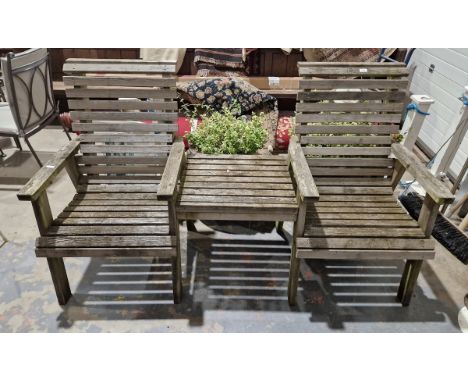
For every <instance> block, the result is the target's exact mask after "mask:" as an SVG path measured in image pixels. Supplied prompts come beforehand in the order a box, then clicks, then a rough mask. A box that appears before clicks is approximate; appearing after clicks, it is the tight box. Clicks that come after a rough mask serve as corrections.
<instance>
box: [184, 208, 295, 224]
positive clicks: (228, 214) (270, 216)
mask: <svg viewBox="0 0 468 382" xmlns="http://www.w3.org/2000/svg"><path fill="white" fill-rule="evenodd" d="M195 209H196V211H188V210H187V209H186V207H178V208H177V218H178V219H179V220H219V219H220V216H222V218H223V220H229V221H263V222H264V221H275V222H276V221H278V220H284V221H294V220H295V219H296V217H297V207H296V208H291V209H289V210H284V209H275V208H274V207H271V206H270V207H268V208H265V209H264V210H259V209H258V208H257V209H256V210H255V212H251V213H248V212H245V211H248V210H249V209H250V208H249V206H246V205H241V206H238V207H237V206H231V207H230V208H224V209H223V211H222V213H220V212H219V211H213V209H211V210H209V209H206V210H199V209H197V208H195Z"/></svg>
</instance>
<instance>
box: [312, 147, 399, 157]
mask: <svg viewBox="0 0 468 382" xmlns="http://www.w3.org/2000/svg"><path fill="white" fill-rule="evenodd" d="M303 151H304V154H305V155H361V156H388V155H389V154H390V147H364V146H363V147H304V148H303Z"/></svg>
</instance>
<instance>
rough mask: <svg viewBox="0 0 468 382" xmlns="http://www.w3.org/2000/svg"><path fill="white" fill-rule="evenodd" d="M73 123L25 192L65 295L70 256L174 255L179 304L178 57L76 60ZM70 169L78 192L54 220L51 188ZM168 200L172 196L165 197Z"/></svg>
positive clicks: (71, 79)
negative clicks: (68, 138)
mask: <svg viewBox="0 0 468 382" xmlns="http://www.w3.org/2000/svg"><path fill="white" fill-rule="evenodd" d="M63 70H64V73H66V74H68V75H69V76H66V77H64V82H65V84H66V85H67V86H68V87H70V88H68V89H67V90H66V93H67V97H68V104H69V107H70V109H71V110H73V111H72V114H71V115H72V118H73V121H74V122H73V130H74V131H75V132H80V133H81V134H80V135H79V137H78V139H77V140H74V141H72V142H70V143H69V144H68V145H67V146H66V147H65V148H63V149H62V150H60V151H59V152H58V153H57V154H56V156H55V157H54V158H53V159H51V160H50V161H49V162H47V163H46V165H45V166H44V167H42V168H41V169H40V170H39V172H38V173H36V174H35V175H34V176H33V178H31V180H30V181H29V182H28V183H27V184H26V185H25V186H24V187H23V188H22V190H21V191H20V192H19V193H18V198H19V199H20V200H29V201H31V202H32V205H33V208H34V213H35V215H36V219H37V224H38V227H39V231H40V237H39V238H38V239H37V241H36V255H37V256H38V257H46V258H47V260H48V263H49V268H50V271H51V274H52V280H53V282H54V285H55V290H56V293H57V297H58V301H59V303H60V304H61V305H63V304H66V303H67V301H68V299H69V298H70V296H71V292H70V287H69V283H68V279H67V275H66V271H65V266H64V262H63V257H77V256H84V257H107V256H142V257H143V256H145V257H157V256H167V257H171V258H172V268H173V269H172V274H173V277H172V279H173V281H172V282H173V294H174V301H175V302H176V303H177V302H179V301H180V298H181V293H182V284H181V264H180V251H179V240H178V236H179V232H178V224H177V219H176V215H175V202H174V197H175V194H176V184H177V179H178V175H179V169H180V167H181V165H182V163H183V161H184V158H185V156H184V155H185V154H184V145H183V142H181V141H178V140H175V139H174V133H175V132H176V131H177V123H176V121H177V110H178V106H177V101H176V97H177V92H176V90H175V86H176V78H175V75H174V73H175V64H174V63H157V62H145V61H141V60H91V59H69V60H67V61H66V63H65V64H64V68H63ZM63 168H65V169H66V170H67V172H68V174H69V176H70V178H71V180H72V182H73V183H74V185H75V188H76V195H75V196H74V197H73V200H72V201H71V202H70V203H69V205H68V206H67V207H66V208H65V210H64V211H63V212H62V213H61V214H60V215H59V216H58V217H57V218H56V219H53V217H52V213H51V210H50V207H49V201H48V198H47V193H46V189H47V187H48V186H49V185H50V184H51V182H52V181H53V179H54V178H55V177H56V176H57V174H58V173H59V172H60V171H61V170H62V169H63ZM160 198H163V199H164V201H161V200H159V199H160Z"/></svg>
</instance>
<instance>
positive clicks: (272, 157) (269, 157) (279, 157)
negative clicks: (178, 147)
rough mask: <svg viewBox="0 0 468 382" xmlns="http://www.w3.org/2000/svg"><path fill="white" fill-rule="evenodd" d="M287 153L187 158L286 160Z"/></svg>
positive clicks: (195, 155)
mask: <svg viewBox="0 0 468 382" xmlns="http://www.w3.org/2000/svg"><path fill="white" fill-rule="evenodd" d="M286 158H287V157H286V155H256V154H254V155H247V154H216V155H212V154H198V153H196V154H195V153H194V154H189V155H187V159H189V160H192V159H216V160H225V159H226V160H229V161H230V160H239V159H240V160H249V159H253V160H257V161H265V162H270V161H284V160H286Z"/></svg>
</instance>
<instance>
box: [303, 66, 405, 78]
mask: <svg viewBox="0 0 468 382" xmlns="http://www.w3.org/2000/svg"><path fill="white" fill-rule="evenodd" d="M334 64H337V65H334V66H333V67H324V66H310V67H306V66H299V75H301V76H306V75H307V76H353V77H354V76H359V77H375V76H384V77H390V76H396V77H404V76H408V69H407V68H404V67H388V66H387V67H373V66H370V65H368V64H369V63H365V64H364V65H362V64H361V65H359V66H358V65H355V66H353V67H352V66H347V67H345V66H339V65H338V63H334ZM363 69H364V70H363Z"/></svg>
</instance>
